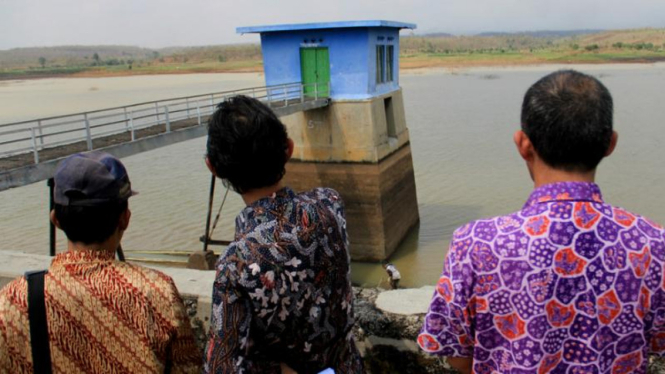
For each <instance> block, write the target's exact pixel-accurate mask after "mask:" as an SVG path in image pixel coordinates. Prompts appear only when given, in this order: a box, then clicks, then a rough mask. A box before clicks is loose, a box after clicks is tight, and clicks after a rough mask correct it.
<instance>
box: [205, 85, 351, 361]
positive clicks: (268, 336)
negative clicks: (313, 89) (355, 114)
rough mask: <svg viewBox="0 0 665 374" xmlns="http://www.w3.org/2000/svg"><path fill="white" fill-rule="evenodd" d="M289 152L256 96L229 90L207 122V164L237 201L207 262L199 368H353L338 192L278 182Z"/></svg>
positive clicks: (289, 142) (345, 250) (271, 115)
mask: <svg viewBox="0 0 665 374" xmlns="http://www.w3.org/2000/svg"><path fill="white" fill-rule="evenodd" d="M292 153H293V141H292V140H291V139H289V138H288V135H287V132H286V128H285V126H284V125H283V124H282V122H281V121H280V120H279V119H278V118H277V117H276V116H275V114H274V113H273V112H272V111H271V110H270V109H269V108H268V107H266V106H265V105H264V104H263V103H261V102H260V101H258V100H256V99H252V98H249V97H245V96H236V97H232V98H230V99H228V100H227V101H224V102H222V103H221V104H220V105H219V106H218V108H217V110H216V111H215V113H214V114H213V115H212V117H211V119H210V121H209V123H208V143H207V157H206V163H207V165H208V168H209V169H210V171H211V172H212V173H213V174H214V175H215V176H217V177H219V178H221V179H222V181H223V182H224V183H225V184H226V185H227V186H229V187H230V188H232V189H233V190H234V191H236V192H238V193H239V194H240V195H241V197H242V199H243V201H244V202H245V204H246V205H247V206H246V207H245V208H244V209H243V210H242V211H241V212H240V214H239V215H238V216H237V218H236V233H235V240H234V241H233V242H232V243H231V244H230V245H229V246H228V248H227V249H226V250H225V251H223V252H222V254H221V256H220V258H219V260H218V262H217V265H216V268H217V273H216V278H215V283H214V289H213V296H212V297H213V300H212V301H213V307H212V318H211V323H210V333H209V338H208V344H207V347H206V360H205V365H204V371H205V372H206V373H268V374H269V373H280V372H293V371H295V372H297V373H301V374H303V373H318V372H321V371H323V370H325V369H327V368H332V369H334V371H335V373H361V372H363V365H362V361H361V359H360V354H359V352H358V350H357V348H356V346H355V342H354V337H353V334H352V332H351V328H352V327H353V324H354V317H353V291H352V288H351V282H350V278H349V274H350V266H349V263H350V259H349V253H348V239H347V233H346V220H345V216H344V207H343V204H342V199H341V198H340V196H339V194H338V193H337V192H335V191H334V190H331V189H328V188H317V189H314V190H312V191H308V192H304V193H300V194H298V193H295V192H294V191H293V190H291V189H290V188H288V187H285V186H283V185H282V182H281V181H282V177H283V176H284V173H285V167H286V162H287V161H288V160H289V158H290V157H291V154H292ZM282 370H284V371H282Z"/></svg>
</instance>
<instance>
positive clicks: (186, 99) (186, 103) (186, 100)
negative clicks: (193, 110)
mask: <svg viewBox="0 0 665 374" xmlns="http://www.w3.org/2000/svg"><path fill="white" fill-rule="evenodd" d="M185 105H187V119H189V98H188V97H187V98H185Z"/></svg>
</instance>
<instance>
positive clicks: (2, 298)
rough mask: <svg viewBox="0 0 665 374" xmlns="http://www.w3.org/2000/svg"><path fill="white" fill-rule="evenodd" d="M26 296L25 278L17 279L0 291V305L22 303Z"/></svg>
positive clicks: (26, 284)
mask: <svg viewBox="0 0 665 374" xmlns="http://www.w3.org/2000/svg"><path fill="white" fill-rule="evenodd" d="M27 294H28V283H27V282H26V280H25V277H18V278H15V279H14V280H12V281H10V282H9V283H7V284H6V285H5V286H4V287H2V289H0V305H7V304H16V303H22V302H23V301H24V300H26V298H27Z"/></svg>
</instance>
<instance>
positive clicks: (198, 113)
mask: <svg viewBox="0 0 665 374" xmlns="http://www.w3.org/2000/svg"><path fill="white" fill-rule="evenodd" d="M196 118H198V120H199V126H201V104H199V101H198V100H196Z"/></svg>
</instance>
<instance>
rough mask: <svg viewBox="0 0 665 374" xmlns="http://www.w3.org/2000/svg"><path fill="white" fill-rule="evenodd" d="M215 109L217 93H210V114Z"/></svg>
mask: <svg viewBox="0 0 665 374" xmlns="http://www.w3.org/2000/svg"><path fill="white" fill-rule="evenodd" d="M214 111H215V95H213V94H211V95H210V114H212V113H213V112H214Z"/></svg>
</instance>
